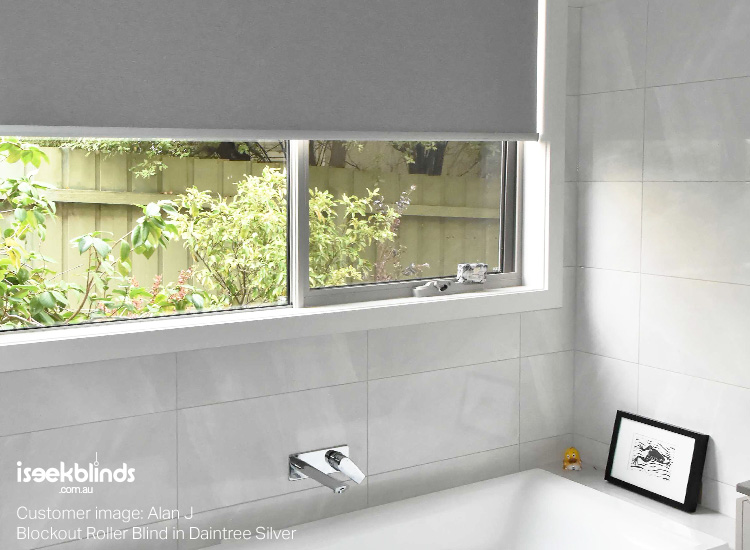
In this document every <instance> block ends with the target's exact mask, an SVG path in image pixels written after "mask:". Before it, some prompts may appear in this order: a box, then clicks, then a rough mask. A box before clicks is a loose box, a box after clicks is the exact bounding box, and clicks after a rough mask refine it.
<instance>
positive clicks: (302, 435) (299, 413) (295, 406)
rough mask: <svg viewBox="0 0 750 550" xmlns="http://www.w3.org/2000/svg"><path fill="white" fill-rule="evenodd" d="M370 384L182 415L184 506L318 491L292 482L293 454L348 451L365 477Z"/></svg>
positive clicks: (306, 482) (202, 507)
mask: <svg viewBox="0 0 750 550" xmlns="http://www.w3.org/2000/svg"><path fill="white" fill-rule="evenodd" d="M366 388H367V385H366V384H365V383H358V384H348V385H344V386H334V387H331V388H322V389H315V390H308V391H302V392H296V393H287V394H281V395H275V396H272V397H260V398H257V399H249V400H244V401H234V402H232V403H224V404H218V405H208V406H205V407H195V408H191V409H183V410H181V411H179V413H178V414H179V430H178V433H179V466H180V468H179V472H180V479H179V484H180V508H182V509H187V508H188V507H190V506H192V507H194V509H195V511H196V512H201V511H205V510H211V509H215V508H220V507H223V506H232V505H234V504H240V503H243V502H249V501H252V500H258V499H261V498H267V497H271V496H276V495H281V494H284V493H291V492H294V491H302V490H304V489H309V488H311V487H314V486H315V482H314V481H312V480H309V479H308V480H303V481H289V480H288V479H287V478H288V475H289V464H288V456H289V455H290V454H292V453H296V452H302V451H310V450H314V449H322V448H323V447H328V446H333V445H345V444H346V445H349V446H350V447H351V457H352V460H354V461H355V462H356V463H357V465H358V466H359V467H360V468H361V469H362V471H363V472H365V473H366V472H367V389H366Z"/></svg>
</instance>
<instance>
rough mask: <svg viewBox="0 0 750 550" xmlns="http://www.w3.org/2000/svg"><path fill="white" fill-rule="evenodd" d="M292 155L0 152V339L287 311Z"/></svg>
mask: <svg viewBox="0 0 750 550" xmlns="http://www.w3.org/2000/svg"><path fill="white" fill-rule="evenodd" d="M286 147H287V144H286V143H285V142H278V141H277V142H241V143H234V142H223V143H209V142H186V141H130V140H95V139H70V140H40V139H25V138H24V139H12V138H5V139H2V138H0V156H2V157H3V158H2V159H0V212H1V214H0V216H2V218H3V219H1V220H0V224H2V225H0V230H2V239H1V240H0V329H13V328H24V327H40V326H48V325H67V324H74V323H82V322H87V321H102V320H114V319H135V318H142V317H152V316H157V315H165V314H177V313H189V312H199V311H213V310H226V309H236V308H251V307H261V306H267V305H283V304H288V303H289V301H288V283H287V279H288V278H287V256H288V253H287V241H288V239H287V206H286V190H287V175H286V160H285V156H286Z"/></svg>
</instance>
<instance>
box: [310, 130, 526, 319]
mask: <svg viewBox="0 0 750 550" xmlns="http://www.w3.org/2000/svg"><path fill="white" fill-rule="evenodd" d="M308 155H309V159H310V162H309V164H310V167H309V179H308V187H309V189H310V190H311V193H310V197H309V209H310V235H309V266H310V288H309V290H308V291H307V295H306V298H305V304H306V305H320V304H326V303H333V302H338V301H363V300H373V299H383V298H395V297H407V296H411V295H412V291H413V289H414V288H415V287H417V286H420V285H423V284H424V283H425V279H428V280H430V279H449V278H455V277H456V272H457V269H458V265H459V264H464V263H483V264H487V266H488V273H489V280H488V283H487V284H486V285H476V286H472V285H466V286H464V287H461V288H459V287H454V288H453V289H452V291H472V290H478V289H482V288H492V287H497V286H506V285H511V284H520V282H519V279H518V270H517V269H516V254H515V252H516V230H515V229H516V217H517V209H516V207H517V200H516V197H517V193H516V170H517V152H516V144H515V143H508V142H457V141H450V142H449V141H442V142H435V141H429V142H424V141H420V142H408V141H370V142H366V141H365V142H361V141H350V142H343V141H311V142H310V144H309V152H308ZM500 275H503V276H502V277H501V276H500Z"/></svg>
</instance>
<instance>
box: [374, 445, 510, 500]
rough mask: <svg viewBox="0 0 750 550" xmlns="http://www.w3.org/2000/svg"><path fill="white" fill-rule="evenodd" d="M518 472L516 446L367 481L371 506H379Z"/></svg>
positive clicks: (435, 463) (377, 476)
mask: <svg viewBox="0 0 750 550" xmlns="http://www.w3.org/2000/svg"><path fill="white" fill-rule="evenodd" d="M517 471H518V445H513V446H511V447H504V448H502V449H494V450H492V451H485V452H482V453H475V454H472V455H468V456H461V457H458V458H449V459H447V460H441V461H439V462H432V463H430V464H423V465H421V466H414V467H411V468H404V469H402V470H396V471H393V472H387V473H384V474H378V475H374V476H372V477H370V480H369V492H370V495H369V503H370V506H380V505H381V504H387V503H389V502H395V501H397V500H404V499H407V498H412V497H416V496H420V495H425V494H427V493H434V492H435V491H443V490H445V489H451V488H453V487H458V486H460V485H468V484H469V483H476V482H478V481H484V480H486V479H492V478H495V477H500V476H504V475H508V474H513V473H516V472H517Z"/></svg>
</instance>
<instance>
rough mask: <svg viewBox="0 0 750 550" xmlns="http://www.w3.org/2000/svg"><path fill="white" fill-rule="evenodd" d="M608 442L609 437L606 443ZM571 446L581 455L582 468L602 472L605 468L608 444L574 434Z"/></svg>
mask: <svg viewBox="0 0 750 550" xmlns="http://www.w3.org/2000/svg"><path fill="white" fill-rule="evenodd" d="M610 440H611V437H610V438H609V439H608V440H607V441H610ZM573 446H574V447H575V448H576V449H578V452H579V453H580V454H581V462H582V463H583V467H584V468H596V469H599V470H604V469H605V468H606V467H607V457H608V456H609V443H602V442H600V441H596V440H594V439H591V438H589V437H586V436H583V435H580V434H575V435H574V436H573Z"/></svg>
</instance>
